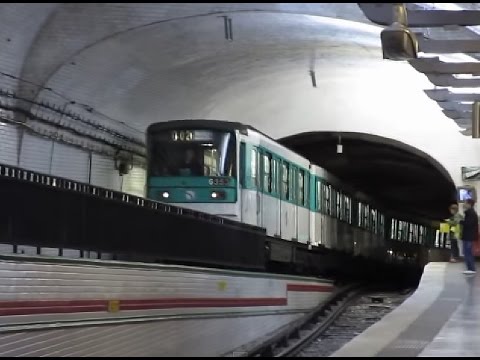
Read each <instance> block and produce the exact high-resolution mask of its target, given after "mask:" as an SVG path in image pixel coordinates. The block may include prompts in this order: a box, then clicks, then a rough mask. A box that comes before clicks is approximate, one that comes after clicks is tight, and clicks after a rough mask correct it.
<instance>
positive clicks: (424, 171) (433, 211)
mask: <svg viewBox="0 0 480 360" xmlns="http://www.w3.org/2000/svg"><path fill="white" fill-rule="evenodd" d="M339 136H340V140H341V144H342V145H343V153H341V154H338V153H337V144H338V143H339ZM279 142H280V143H282V144H283V145H285V146H287V147H289V148H290V149H292V150H294V151H296V152H298V153H299V154H301V155H303V156H305V157H306V158H308V159H309V160H310V161H312V162H314V163H316V164H318V165H319V166H321V167H323V168H325V169H326V170H327V171H329V172H331V173H332V174H334V175H335V176H337V177H339V178H340V179H342V180H344V181H345V182H347V183H349V184H351V185H352V186H355V187H356V188H357V189H358V190H361V191H363V192H365V193H367V194H369V195H371V196H372V197H373V198H375V199H376V200H377V201H379V202H380V203H382V204H385V206H387V207H388V208H391V209H393V210H396V211H400V212H406V213H409V214H412V215H420V216H425V217H428V218H430V219H436V220H440V219H444V218H445V217H447V216H448V215H449V213H448V205H449V204H450V202H451V201H455V199H456V189H455V185H454V183H453V180H452V178H451V177H450V175H449V174H448V172H447V171H446V170H445V168H444V167H443V166H442V165H440V164H439V163H438V162H437V161H436V160H435V159H433V158H432V157H430V156H429V155H427V154H425V153H423V152H422V151H420V150H418V149H416V148H414V147H411V146H409V145H406V144H404V143H401V142H399V141H396V140H392V139H387V138H383V137H380V136H376V135H370V134H361V133H337V132H314V133H303V134H298V135H293V136H289V137H286V138H283V139H280V140H279Z"/></svg>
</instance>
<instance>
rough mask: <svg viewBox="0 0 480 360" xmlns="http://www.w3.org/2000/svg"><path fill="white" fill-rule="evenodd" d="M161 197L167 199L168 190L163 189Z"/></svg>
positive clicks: (168, 195)
mask: <svg viewBox="0 0 480 360" xmlns="http://www.w3.org/2000/svg"><path fill="white" fill-rule="evenodd" d="M162 197H163V198H164V199H168V198H169V197H170V193H169V192H168V191H164V192H163V193H162Z"/></svg>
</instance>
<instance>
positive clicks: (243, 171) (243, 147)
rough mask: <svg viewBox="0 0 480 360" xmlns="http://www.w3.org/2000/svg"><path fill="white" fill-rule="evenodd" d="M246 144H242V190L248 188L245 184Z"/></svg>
mask: <svg viewBox="0 0 480 360" xmlns="http://www.w3.org/2000/svg"><path fill="white" fill-rule="evenodd" d="M245 147H246V146H245V143H244V142H241V143H240V177H239V178H240V186H241V187H242V188H245V187H246V184H245V180H246V178H245V176H246V174H245V173H246V171H245V170H246V159H245Z"/></svg>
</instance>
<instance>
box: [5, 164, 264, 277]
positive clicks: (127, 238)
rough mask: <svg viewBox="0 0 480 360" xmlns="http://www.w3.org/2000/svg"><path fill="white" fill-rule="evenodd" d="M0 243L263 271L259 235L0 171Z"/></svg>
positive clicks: (185, 212) (110, 194)
mask: <svg viewBox="0 0 480 360" xmlns="http://www.w3.org/2000/svg"><path fill="white" fill-rule="evenodd" d="M0 242H1V243H6V244H13V245H29V246H35V247H38V248H41V247H48V248H59V249H62V248H68V249H78V250H83V251H97V252H109V253H112V254H121V255H123V256H130V258H132V259H134V258H135V255H138V256H147V257H149V258H154V259H156V260H158V261H177V262H188V263H196V264H204V265H220V266H229V267H237V268H248V269H263V268H264V264H265V230H264V229H261V228H258V227H255V226H250V225H246V224H242V223H239V222H236V221H232V220H229V219H224V218H221V217H218V216H214V215H210V214H205V213H201V212H198V211H194V210H190V209H185V208H180V207H176V206H172V205H167V204H162V203H159V202H156V201H151V200H148V199H144V198H140V197H137V196H132V195H129V194H125V193H121V192H117V191H112V190H108V189H104V188H101V187H97V186H93V185H88V184H83V183H79V182H75V181H72V180H68V179H64V178H59V177H55V176H50V175H44V174H40V173H36V172H33V171H28V170H24V169H20V168H16V167H12V166H6V165H0Z"/></svg>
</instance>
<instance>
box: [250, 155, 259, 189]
mask: <svg viewBox="0 0 480 360" xmlns="http://www.w3.org/2000/svg"><path fill="white" fill-rule="evenodd" d="M257 163H258V162H257V149H252V153H251V158H250V174H251V177H252V184H253V185H254V186H257V185H258V174H257V166H258V164H257Z"/></svg>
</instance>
